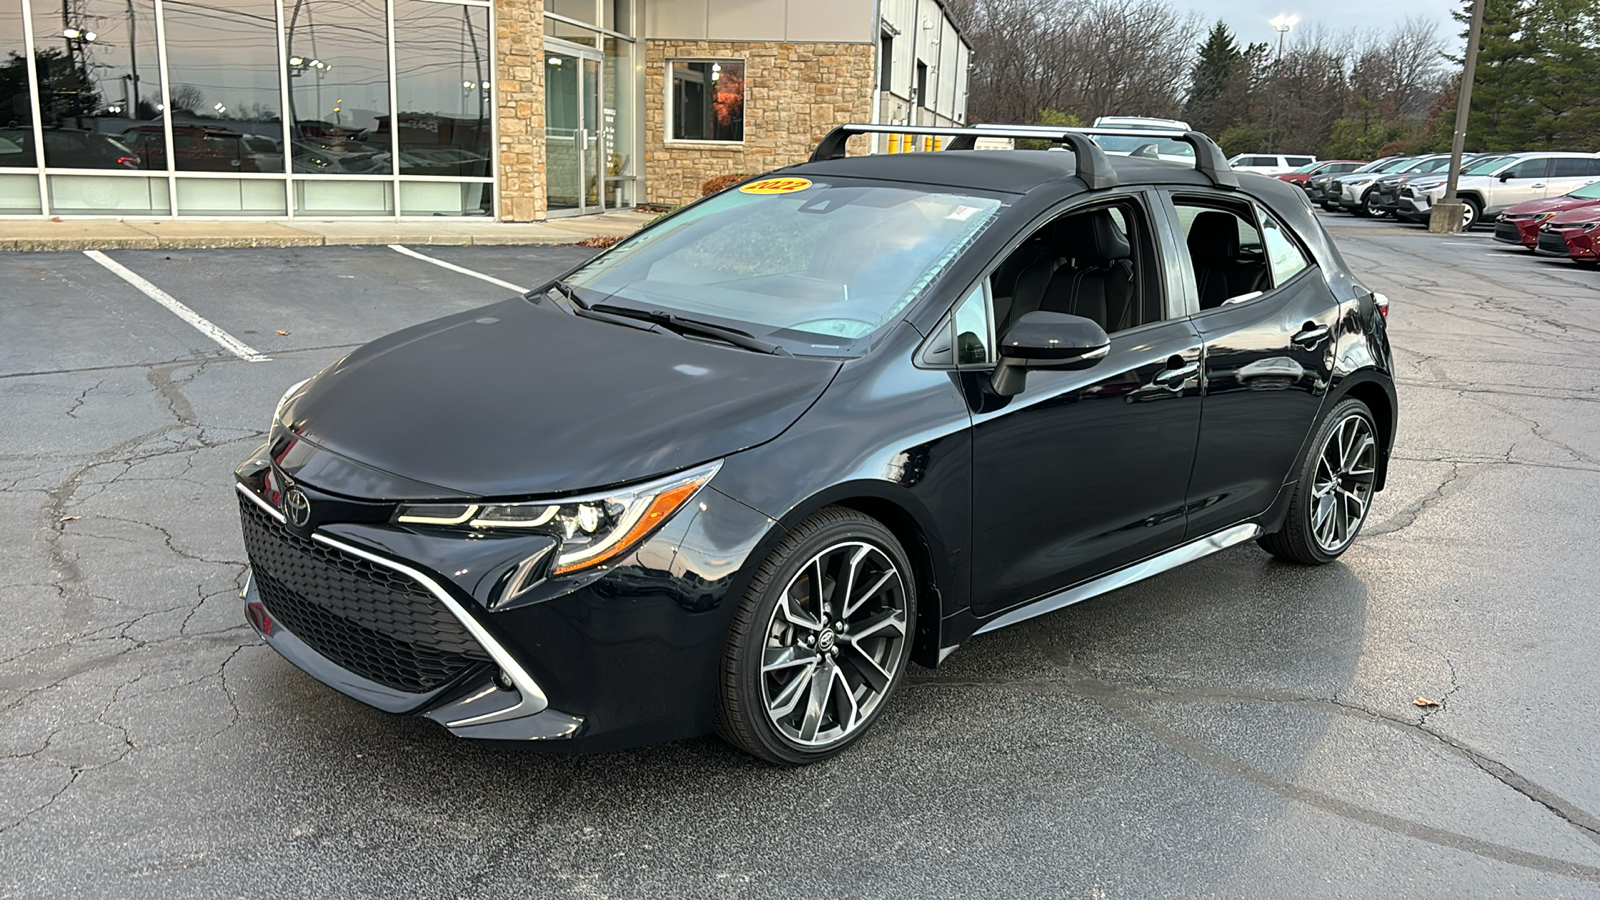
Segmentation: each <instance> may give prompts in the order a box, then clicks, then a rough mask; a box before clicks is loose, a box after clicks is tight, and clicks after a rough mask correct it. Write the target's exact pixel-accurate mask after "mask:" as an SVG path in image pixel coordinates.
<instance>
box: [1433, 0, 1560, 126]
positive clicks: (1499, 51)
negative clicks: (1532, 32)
mask: <svg viewBox="0 0 1600 900" xmlns="http://www.w3.org/2000/svg"><path fill="white" fill-rule="evenodd" d="M1531 5H1532V4H1531V3H1529V2H1528V0H1486V2H1485V3H1484V10H1483V31H1482V33H1481V34H1480V35H1479V37H1478V69H1477V73H1476V76H1475V77H1474V78H1473V80H1472V114H1471V115H1470V116H1469V117H1468V119H1467V149H1468V150H1476V151H1485V150H1527V149H1532V148H1533V144H1532V143H1531V141H1530V138H1531V135H1530V131H1531V129H1532V125H1533V119H1534V116H1535V115H1536V109H1535V108H1534V107H1533V106H1531V105H1530V102H1531V101H1532V99H1533V98H1532V96H1531V95H1532V94H1534V93H1536V92H1537V90H1538V89H1537V86H1536V84H1535V82H1536V81H1537V80H1538V72H1537V67H1536V63H1535V60H1534V59H1533V55H1532V53H1530V52H1529V48H1528V46H1527V40H1526V39H1527V34H1526V29H1525V27H1524V19H1525V18H1526V17H1527V14H1528V7H1529V6H1531ZM1451 15H1453V16H1455V18H1456V21H1458V22H1461V23H1463V25H1466V24H1468V23H1470V22H1471V20H1472V0H1462V10H1461V11H1459V12H1454V13H1451ZM1468 34H1469V31H1467V30H1466V29H1465V28H1464V29H1463V30H1462V32H1461V37H1462V38H1463V39H1466V37H1467V36H1468ZM1456 61H1457V62H1459V61H1460V60H1456Z"/></svg>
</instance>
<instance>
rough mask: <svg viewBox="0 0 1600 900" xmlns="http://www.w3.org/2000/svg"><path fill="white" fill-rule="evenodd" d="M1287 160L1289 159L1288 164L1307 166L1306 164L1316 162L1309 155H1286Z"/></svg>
mask: <svg viewBox="0 0 1600 900" xmlns="http://www.w3.org/2000/svg"><path fill="white" fill-rule="evenodd" d="M1288 160H1289V165H1291V166H1308V165H1310V164H1312V163H1314V162H1316V160H1315V159H1312V158H1311V157H1309V156H1291V157H1288Z"/></svg>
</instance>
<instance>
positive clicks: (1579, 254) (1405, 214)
mask: <svg viewBox="0 0 1600 900" xmlns="http://www.w3.org/2000/svg"><path fill="white" fill-rule="evenodd" d="M1449 168H1450V155H1449V154H1448V153H1434V154H1428V155H1425V156H1404V157H1402V156H1391V157H1386V158H1384V159H1378V160H1373V161H1372V162H1362V161H1359V160H1327V161H1323V162H1320V163H1317V164H1315V165H1310V166H1304V167H1302V168H1301V169H1299V170H1297V171H1295V172H1291V173H1289V174H1286V175H1279V176H1278V178H1280V179H1282V180H1284V181H1289V182H1291V183H1295V184H1299V185H1300V186H1301V187H1302V188H1304V189H1305V191H1306V195H1307V196H1308V197H1309V198H1310V200H1311V203H1312V205H1314V206H1321V207H1322V208H1323V209H1325V210H1328V211H1329V212H1347V213H1353V214H1355V215H1358V216H1371V217H1392V218H1393V219H1395V220H1396V221H1400V222H1410V223H1414V224H1426V223H1427V222H1428V219H1429V218H1430V216H1431V215H1432V211H1433V205H1434V204H1435V203H1438V202H1439V201H1440V200H1441V199H1443V197H1444V192H1445V182H1446V181H1447V180H1448V172H1449ZM1456 196H1457V197H1458V198H1459V199H1460V200H1461V203H1462V205H1463V206H1464V211H1463V213H1462V222H1461V224H1462V228H1463V229H1464V230H1470V229H1472V228H1474V227H1476V226H1478V225H1484V224H1488V223H1490V222H1493V223H1494V236H1495V240H1498V241H1502V242H1504V243H1508V244H1517V245H1520V246H1523V247H1526V248H1527V249H1528V250H1530V251H1532V252H1534V253H1538V254H1541V255H1545V256H1564V257H1568V258H1570V259H1572V260H1574V261H1576V262H1580V263H1586V264H1596V263H1600V246H1597V241H1596V232H1600V154H1596V153H1554V152H1530V153H1469V154H1466V155H1465V157H1464V159H1463V162H1462V167H1461V178H1460V181H1459V183H1458V184H1457V187H1456Z"/></svg>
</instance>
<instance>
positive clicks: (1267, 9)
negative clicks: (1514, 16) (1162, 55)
mask: <svg viewBox="0 0 1600 900" xmlns="http://www.w3.org/2000/svg"><path fill="white" fill-rule="evenodd" d="M1172 5H1173V7H1174V8H1175V9H1177V10H1178V11H1179V12H1183V11H1186V10H1192V11H1194V12H1196V13H1199V14H1200V15H1201V16H1202V17H1203V18H1205V19H1206V20H1207V21H1210V22H1215V21H1216V20H1217V19H1221V20H1222V21H1224V22H1227V23H1228V27H1229V28H1231V29H1233V33H1234V35H1235V36H1236V37H1237V39H1238V41H1239V44H1240V45H1241V46H1242V45H1244V44H1247V43H1249V42H1251V41H1266V42H1268V43H1271V42H1273V41H1276V40H1277V37H1278V36H1277V32H1275V31H1273V30H1272V26H1270V25H1268V24H1267V20H1268V19H1271V18H1273V17H1274V16H1276V15H1278V14H1279V13H1291V14H1296V15H1299V16H1300V24H1299V25H1298V26H1296V29H1297V30H1298V29H1300V28H1304V27H1306V26H1309V25H1318V24H1320V25H1321V26H1322V27H1324V28H1326V29H1327V30H1329V31H1333V32H1339V31H1348V30H1349V29H1352V28H1363V29H1366V28H1375V29H1377V30H1379V31H1389V30H1390V29H1392V28H1394V27H1395V26H1396V25H1398V24H1399V23H1400V22H1401V21H1402V20H1404V19H1405V18H1406V17H1407V16H1411V17H1415V18H1420V19H1429V20H1432V21H1435V22H1438V23H1439V33H1440V34H1441V35H1443V36H1445V37H1447V38H1448V39H1449V40H1450V41H1451V43H1452V44H1454V43H1455V42H1457V41H1458V40H1459V39H1458V38H1457V37H1456V36H1455V35H1456V32H1458V31H1460V30H1461V29H1460V26H1458V25H1457V24H1456V23H1455V21H1454V20H1453V19H1451V18H1450V11H1451V10H1452V9H1456V8H1459V7H1460V5H1461V4H1460V3H1459V2H1457V0H1309V2H1292V0H1172ZM1289 38H1290V39H1291V40H1292V39H1293V38H1294V33H1293V32H1290V34H1289Z"/></svg>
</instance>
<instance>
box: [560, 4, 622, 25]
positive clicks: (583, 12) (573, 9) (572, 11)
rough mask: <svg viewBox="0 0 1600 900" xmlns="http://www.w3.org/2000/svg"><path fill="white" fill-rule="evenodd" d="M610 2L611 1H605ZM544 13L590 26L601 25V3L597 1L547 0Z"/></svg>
mask: <svg viewBox="0 0 1600 900" xmlns="http://www.w3.org/2000/svg"><path fill="white" fill-rule="evenodd" d="M603 2H609V0H603ZM544 11H545V12H547V13H553V14H555V15H558V16H566V17H567V18H569V19H576V20H578V21H579V22H587V23H589V24H590V25H599V24H600V15H599V13H600V3H597V2H595V0H545V2H544Z"/></svg>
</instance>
